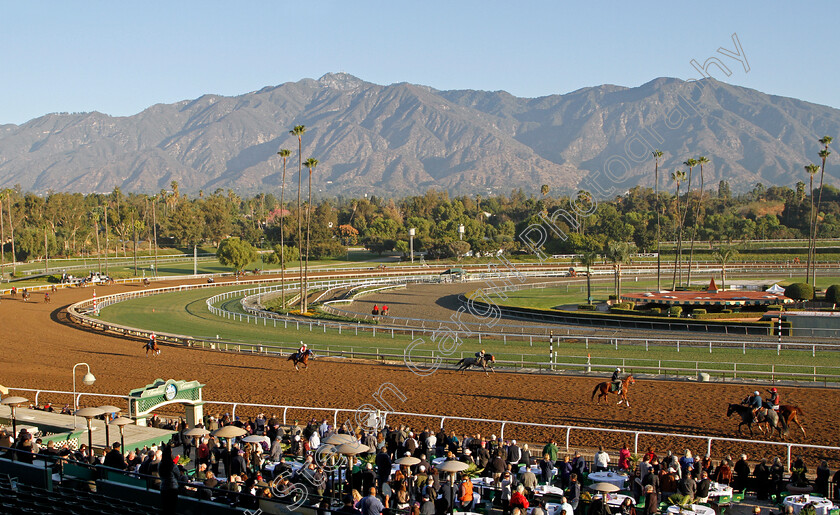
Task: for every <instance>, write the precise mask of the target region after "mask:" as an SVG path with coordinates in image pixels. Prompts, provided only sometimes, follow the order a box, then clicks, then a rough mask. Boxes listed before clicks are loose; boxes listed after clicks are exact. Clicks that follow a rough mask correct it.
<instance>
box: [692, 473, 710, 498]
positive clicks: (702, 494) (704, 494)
mask: <svg viewBox="0 0 840 515" xmlns="http://www.w3.org/2000/svg"><path fill="white" fill-rule="evenodd" d="M711 487H712V480H711V479H709V473H708V472H706V471H705V470H704V471H703V472H701V473H700V481H698V482H697V492H695V494H694V498H695V499H696V500H697V502H699V503H706V502H709V489H711Z"/></svg>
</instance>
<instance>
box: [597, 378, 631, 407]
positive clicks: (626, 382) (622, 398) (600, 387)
mask: <svg viewBox="0 0 840 515" xmlns="http://www.w3.org/2000/svg"><path fill="white" fill-rule="evenodd" d="M634 384H636V380H635V379H633V374H630V375H628V376H627V377H625V378H624V379H622V380H621V393H619V392H617V391H613V389H612V385H613V383H612V381H604V382H603V383H598V384H597V385H595V389H594V390H592V400H594V399H595V394H596V393H597V394H598V404H601V399H604V400H606V399H607V396H608V395H609V394H610V393H615V394H618V396H619V399H618V404H621V403H622V402H623V403H625V404H626V405H627V407H628V408H629V407H630V401H628V400H627V390H629V389H630V385H634ZM599 391H600V393H599Z"/></svg>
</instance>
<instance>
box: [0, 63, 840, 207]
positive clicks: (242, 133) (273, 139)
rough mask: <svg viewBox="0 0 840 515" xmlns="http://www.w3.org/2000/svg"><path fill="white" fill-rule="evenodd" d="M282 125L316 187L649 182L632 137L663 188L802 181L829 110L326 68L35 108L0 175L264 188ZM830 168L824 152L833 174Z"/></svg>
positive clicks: (697, 86)
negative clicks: (373, 78)
mask: <svg viewBox="0 0 840 515" xmlns="http://www.w3.org/2000/svg"><path fill="white" fill-rule="evenodd" d="M692 95H693V96H692ZM694 97H696V98H694ZM680 108H682V109H683V110H684V111H685V113H686V115H685V116H684V117H683V120H682V123H681V126H680V127H679V128H678V129H679V130H675V129H674V128H672V127H669V124H668V120H669V118H668V117H669V116H673V113H674V112H677V111H678V110H679V109H680ZM295 125H306V127H307V131H306V133H305V134H304V136H303V147H304V148H303V154H304V155H303V159H306V158H308V157H310V156H311V157H315V158H317V159H319V161H320V163H319V165H318V167H317V168H316V170H315V171H314V172H313V174H312V180H313V190H314V192H313V193H314V194H315V195H318V196H324V195H348V196H360V195H363V194H365V193H367V194H376V195H386V196H403V195H410V194H416V193H421V192H423V191H424V190H426V189H429V188H442V189H445V190H448V191H450V192H451V193H453V194H463V193H469V194H475V193H481V194H493V193H507V192H509V191H510V190H512V189H515V188H521V189H523V190H525V191H526V192H531V193H535V192H538V191H539V189H540V186H541V185H542V184H548V185H549V186H550V187H551V190H552V191H553V192H555V193H560V192H571V191H574V190H575V189H577V188H579V187H582V186H584V187H585V186H586V185H587V182H589V183H592V182H593V181H596V182H597V183H599V184H596V186H598V187H599V188H596V190H599V191H609V192H611V193H616V194H617V193H622V192H623V191H624V190H626V189H629V188H630V187H632V186H635V185H637V184H642V185H647V186H650V185H652V184H653V173H652V168H653V160H652V158H650V156H649V152H648V156H647V158H644V155H643V152H642V150H643V148H644V147H649V148H647V149H646V150H650V149H652V148H654V147H656V148H661V150H662V151H663V153H664V155H663V159H662V160H661V162H660V168H661V169H662V170H661V171H662V172H663V175H662V177H661V178H660V180H661V182H660V188H670V187H671V182H670V181H668V180H665V179H663V177H665V178H667V177H668V174H669V173H670V171H672V170H673V169H674V168H676V167H680V164H681V163H682V161H684V160H685V159H687V158H688V157H690V156H695V157H696V156H698V155H706V156H707V157H709V158H710V159H711V163H710V164H709V165H707V167H706V168H705V173H706V174H707V175H706V179H707V180H706V185H707V186H712V185H713V184H716V183H717V181H719V180H722V179H726V180H728V181H730V183H731V184H732V188H733V190H735V191H738V190H743V189H748V188H751V187H752V185H754V184H755V183H756V182H759V181H762V182H765V183H770V184H789V185H792V184H793V183H795V182H796V181H798V180H803V181H805V180H806V179H807V175H805V173H804V170H803V166H804V165H805V164H808V163H810V162H816V161H817V159H818V158H817V155H816V154H817V151H818V150H819V146H818V144H817V141H816V140H817V139H818V138H819V137H820V136H822V135H825V134H828V135H834V136H838V135H839V134H838V133H840V110H837V109H834V108H831V107H828V106H820V105H818V104H813V103H810V102H805V101H802V100H797V99H792V98H788V97H782V96H778V95H771V94H767V93H762V92H759V91H755V90H751V89H748V88H743V87H740V86H733V85H729V84H726V83H723V82H718V81H715V80H713V79H704V80H702V81H698V82H695V83H688V82H684V81H681V80H679V79H674V78H668V77H659V78H655V79H652V80H650V81H648V82H646V83H645V84H642V85H640V86H638V87H625V86H618V85H601V86H591V87H587V88H581V89H578V90H576V91H573V92H570V93H566V94H555V95H546V96H542V97H537V98H522V97H516V96H514V95H511V94H510V93H508V92H505V91H492V92H491V91H481V90H437V89H435V88H432V87H429V86H423V85H417V84H411V83H407V82H401V83H396V84H390V85H378V84H374V83H371V82H367V81H364V80H363V79H360V78H358V77H355V76H353V75H350V74H347V73H332V74H325V75H324V76H322V77H320V78H319V79H301V80H299V81H297V82H285V83H283V84H279V85H276V86H266V87H263V88H261V89H259V90H256V91H252V92H249V93H244V94H241V95H237V96H230V97H228V96H222V95H213V94H205V95H202V96H200V97H198V98H195V99H186V100H182V101H178V102H175V103H172V104H154V105H152V106H149V107H148V108H146V109H144V110H142V111H141V112H139V113H137V114H135V115H131V116H122V117H112V116H110V115H107V114H103V113H100V112H97V111H92V112H88V113H73V114H60V113H50V114H46V115H44V116H41V117H39V118H35V119H33V120H30V121H28V122H26V123H24V124H21V125H14V124H6V125H0V187H12V186H14V185H16V184H20V185H21V187H22V188H23V189H25V190H28V191H34V192H37V193H43V192H47V191H51V190H52V191H78V192H83V193H87V192H91V191H99V192H107V191H111V190H112V189H113V188H114V187H120V188H121V189H123V190H125V191H136V192H156V191H158V190H160V189H166V188H169V185H170V183H171V181H173V180H174V181H178V183H179V187H180V189H181V191H183V192H185V193H196V192H198V191H200V190H207V191H212V190H214V189H216V188H229V189H233V190H236V191H241V192H250V191H254V190H258V189H259V190H272V191H273V190H275V189H278V188H279V185H280V175H281V162H280V160H279V159H278V158H277V157H276V152H277V150H279V149H280V148H281V147H283V148H289V149H290V150H292V151H293V152H292V156H291V157H290V159H289V162H288V163H287V184H288V183H289V181H290V177H291V176H292V175H293V172H294V170H293V169H294V168H295V166H294V164H295V163H294V161H295V160H296V154H297V141H296V138H294V137H293V136H291V135H290V134H289V133H288V130H289V129H291V128H292V127H293V126H295ZM638 154H642V155H641V156H640V155H638ZM622 160H623V161H622ZM616 162H623V163H626V164H625V165H623V166H624V168H625V170H624V171H623V173H622V174H621V176H620V177H618V179H616V177H617V176H616V174H615V173H614V172H613V171H611V169H610V167H611V166H614V165H615V163H616ZM666 170H667V171H666ZM801 170H802V171H801ZM831 173H832V172H831V169H830V167H829V166H827V170H826V178H827V180H828V181H829V182H834V181H836V179H835V178H834V177H833V176H832V175H831ZM587 175H588V176H589V179H588V180H587V179H585V178H586V177H587ZM608 177H611V179H607V178H608ZM619 179H620V180H619Z"/></svg>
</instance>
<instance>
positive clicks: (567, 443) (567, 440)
mask: <svg viewBox="0 0 840 515" xmlns="http://www.w3.org/2000/svg"><path fill="white" fill-rule="evenodd" d="M571 433H572V426H568V427H566V452H569V436H570V435H571Z"/></svg>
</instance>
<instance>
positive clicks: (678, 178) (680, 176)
mask: <svg viewBox="0 0 840 515" xmlns="http://www.w3.org/2000/svg"><path fill="white" fill-rule="evenodd" d="M671 180H672V181H674V182H676V183H677V250H679V247H680V241H681V240H682V218H681V217H680V183H681V182H682V181H684V180H685V172H684V171H683V170H675V171H673V172H672V173H671ZM679 259H680V256H679V253H678V252H675V253H674V280H673V282H672V283H671V289H672V290H674V289H676V287H677V265H678V263H679Z"/></svg>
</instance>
